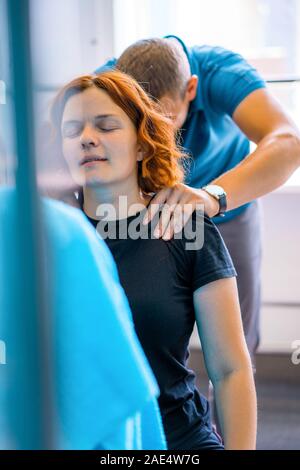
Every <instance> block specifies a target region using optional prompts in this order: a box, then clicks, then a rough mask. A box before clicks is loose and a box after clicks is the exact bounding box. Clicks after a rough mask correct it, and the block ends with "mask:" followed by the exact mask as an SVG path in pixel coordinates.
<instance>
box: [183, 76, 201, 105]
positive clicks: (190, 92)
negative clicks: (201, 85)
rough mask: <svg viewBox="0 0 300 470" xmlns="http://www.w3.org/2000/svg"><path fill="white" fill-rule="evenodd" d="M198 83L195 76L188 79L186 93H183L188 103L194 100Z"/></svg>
mask: <svg viewBox="0 0 300 470" xmlns="http://www.w3.org/2000/svg"><path fill="white" fill-rule="evenodd" d="M198 81H199V79H198V76H197V75H192V76H191V78H190V79H189V81H188V83H187V86H186V93H185V96H186V98H187V99H188V101H193V100H194V99H195V98H196V95H197V88H198Z"/></svg>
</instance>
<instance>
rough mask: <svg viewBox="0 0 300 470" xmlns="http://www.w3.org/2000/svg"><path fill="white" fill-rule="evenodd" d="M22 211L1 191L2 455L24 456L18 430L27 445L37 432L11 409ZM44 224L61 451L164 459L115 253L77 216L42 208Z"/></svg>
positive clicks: (20, 368) (63, 208)
mask: <svg viewBox="0 0 300 470" xmlns="http://www.w3.org/2000/svg"><path fill="white" fill-rule="evenodd" d="M16 208H17V206H16V194H15V191H13V190H8V189H4V188H1V189H0V222H1V223H0V225H1V230H0V255H1V258H0V259H1V263H0V314H1V315H0V338H1V340H2V341H5V342H6V343H7V348H8V359H7V364H6V365H5V366H4V365H1V367H0V384H1V387H0V448H10V447H11V446H12V447H13V448H17V449H22V448H23V442H22V439H21V440H18V439H16V436H15V432H16V429H19V428H20V427H21V428H22V433H23V435H24V434H25V433H26V432H27V433H28V432H31V427H32V424H33V423H31V422H27V423H26V426H23V424H22V419H23V415H22V413H20V412H19V411H20V410H18V407H16V403H15V400H14V399H13V398H14V397H15V396H17V395H18V394H19V393H23V392H24V390H22V389H20V388H19V389H18V390H17V384H18V383H19V382H20V381H18V378H19V376H20V374H23V372H24V369H25V367H24V358H23V357H22V356H21V355H20V354H18V352H19V349H18V348H17V347H16V348H13V347H12V346H13V345H14V341H16V339H15V338H17V337H18V335H17V332H18V328H19V327H20V325H19V317H18V314H20V315H26V312H24V311H22V309H21V310H20V309H19V310H18V312H19V313H17V312H16V309H14V305H15V304H14V302H13V301H12V299H14V298H15V297H16V296H17V295H18V291H16V289H15V284H16V281H17V280H18V279H21V280H23V279H25V278H26V273H22V272H19V268H18V259H17V251H16V246H17V233H16V232H17V227H18V225H17V211H16ZM42 216H43V229H44V230H43V237H44V239H43V241H44V246H45V253H44V254H45V257H44V259H43V267H44V269H45V273H46V275H47V288H48V294H49V295H48V302H49V303H50V309H49V311H50V313H51V315H50V318H49V325H50V328H49V338H48V339H49V340H50V341H49V345H50V346H49V347H50V353H51V360H50V363H51V366H50V367H51V369H52V377H51V378H52V384H51V385H52V388H53V413H54V416H55V423H54V426H55V438H56V440H55V445H56V447H57V448H60V449H93V448H96V447H98V448H99V447H100V448H109V449H128V448H129V449H151V448H152V449H162V450H164V449H165V448H166V442H165V436H164V432H163V428H162V421H161V417H160V413H159V408H158V404H157V401H156V397H157V396H158V395H159V389H158V386H157V382H156V380H155V377H154V375H153V373H152V371H151V369H150V366H149V363H148V361H147V359H146V356H145V354H144V352H143V350H142V348H141V345H140V343H139V340H138V338H137V335H136V333H135V330H134V326H133V322H132V317H131V311H130V308H129V303H128V301H127V298H126V296H125V294H124V291H123V289H122V287H121V285H120V283H119V278H118V273H117V268H116V266H115V263H114V260H113V258H112V255H111V253H110V251H109V249H108V248H107V246H106V244H105V243H104V241H103V240H101V239H100V238H99V237H98V236H97V235H96V233H95V230H94V229H93V228H92V227H91V226H90V224H89V222H88V221H87V220H86V218H85V217H84V215H83V214H82V212H81V211H80V210H78V209H75V208H72V207H70V206H67V205H65V204H63V203H60V202H58V201H52V200H48V199H43V201H42ZM29 334H32V335H38V334H39V332H38V331H32V332H31V333H29V332H28V335H29ZM31 373H32V374H34V373H36V370H33V369H32V371H31ZM26 380H32V377H31V376H29V377H27V379H26ZM28 400H34V397H32V396H28ZM40 411H41V410H40ZM12 416H13V419H12ZM128 419H129V420H131V421H132V426H131V427H130V429H129V427H128V426H127V424H129V421H128ZM19 437H20V436H19ZM24 440H25V439H23V441H24ZM128 442H130V443H129V444H128ZM108 445H109V447H107V446H108Z"/></svg>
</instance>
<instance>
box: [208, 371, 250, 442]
mask: <svg viewBox="0 0 300 470" xmlns="http://www.w3.org/2000/svg"><path fill="white" fill-rule="evenodd" d="M214 388H215V395H216V402H217V410H218V417H219V421H220V424H221V429H222V433H223V436H224V441H225V449H226V450H254V449H255V446H256V421H257V411H256V406H257V405H256V392H255V387H254V379H253V375H252V371H251V368H250V367H249V368H247V369H243V370H240V371H236V372H232V373H231V374H228V375H227V376H226V377H225V378H224V379H222V380H220V381H219V382H217V383H216V384H214Z"/></svg>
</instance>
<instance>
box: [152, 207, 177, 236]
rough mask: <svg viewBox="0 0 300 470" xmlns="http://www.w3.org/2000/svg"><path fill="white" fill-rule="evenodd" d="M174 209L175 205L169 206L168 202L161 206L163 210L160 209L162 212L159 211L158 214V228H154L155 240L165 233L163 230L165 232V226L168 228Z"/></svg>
mask: <svg viewBox="0 0 300 470" xmlns="http://www.w3.org/2000/svg"><path fill="white" fill-rule="evenodd" d="M175 207H176V205H173V206H170V205H169V204H168V202H166V203H165V204H164V205H163V208H162V211H161V214H160V218H159V227H156V229H155V231H154V236H155V238H160V237H161V236H162V235H163V234H164V232H165V230H166V228H167V226H168V224H169V222H170V220H171V217H172V214H173V211H174V209H175Z"/></svg>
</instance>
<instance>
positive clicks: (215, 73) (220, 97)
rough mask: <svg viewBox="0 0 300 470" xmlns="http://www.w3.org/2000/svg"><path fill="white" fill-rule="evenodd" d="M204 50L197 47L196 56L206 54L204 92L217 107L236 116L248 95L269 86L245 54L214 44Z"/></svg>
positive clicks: (217, 109) (201, 71) (220, 110)
mask: <svg viewBox="0 0 300 470" xmlns="http://www.w3.org/2000/svg"><path fill="white" fill-rule="evenodd" d="M197 50H198V51H199V52H197ZM200 50H201V48H197V47H195V48H193V52H194V53H195V55H196V57H197V56H198V55H199V58H200V57H205V59H204V60H203V62H202V66H201V67H200V72H199V75H200V76H199V79H200V80H202V85H203V95H206V96H207V97H208V100H209V103H210V106H211V107H212V108H213V109H214V110H215V111H217V112H224V113H225V114H228V115H230V116H232V114H233V113H234V111H235V109H236V107H237V106H238V105H239V104H240V103H241V101H242V100H243V99H244V98H246V96H248V95H249V94H250V93H252V92H253V91H254V90H256V89H259V88H264V87H265V86H266V84H265V81H264V80H263V79H262V77H261V76H260V75H259V73H258V72H257V70H256V69H255V68H254V67H253V66H252V65H250V64H249V63H248V62H247V61H246V60H245V59H244V58H243V57H242V56H241V55H239V54H237V53H235V52H231V51H228V50H226V49H223V48H221V47H213V48H210V51H207V52H206V53H205V54H204V53H203V52H200Z"/></svg>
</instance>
